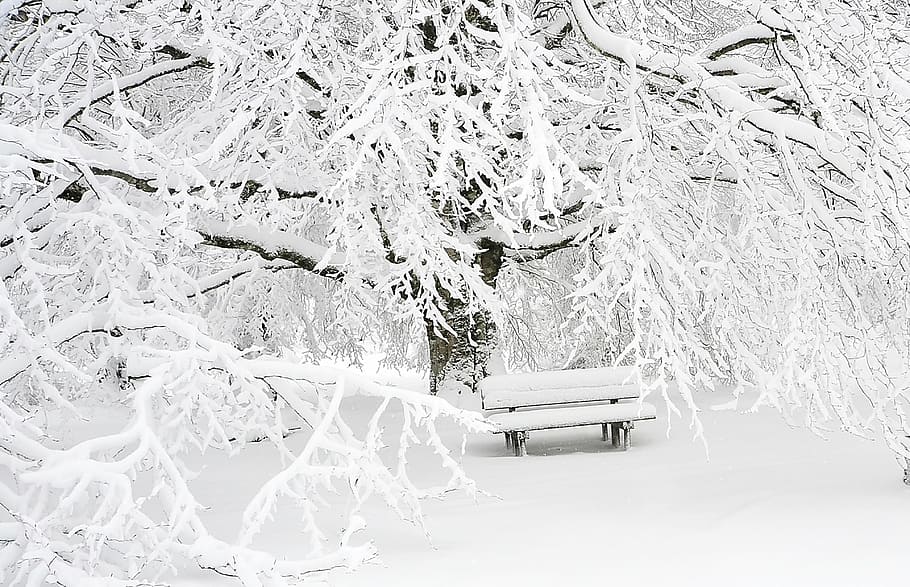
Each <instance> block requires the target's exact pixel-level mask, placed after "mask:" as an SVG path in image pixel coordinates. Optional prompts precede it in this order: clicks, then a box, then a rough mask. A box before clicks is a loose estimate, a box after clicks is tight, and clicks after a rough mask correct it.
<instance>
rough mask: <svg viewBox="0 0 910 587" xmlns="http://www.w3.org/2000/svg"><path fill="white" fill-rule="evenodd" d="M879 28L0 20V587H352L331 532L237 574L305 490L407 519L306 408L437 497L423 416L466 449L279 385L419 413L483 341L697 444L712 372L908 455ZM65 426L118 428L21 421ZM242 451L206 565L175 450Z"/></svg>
mask: <svg viewBox="0 0 910 587" xmlns="http://www.w3.org/2000/svg"><path fill="white" fill-rule="evenodd" d="M907 19H908V14H907V8H906V7H905V6H904V5H903V3H900V2H886V1H880V0H876V1H872V2H864V3H862V5H861V6H860V5H857V4H855V3H851V2H846V1H842V0H823V1H821V2H812V3H806V2H799V1H797V0H778V1H775V2H767V3H761V2H740V1H737V0H716V1H712V0H688V1H683V0H678V1H675V2H672V3H667V2H661V1H652V0H628V1H619V2H612V3H594V2H591V0H571V1H567V2H535V3H530V2H521V1H512V0H466V1H459V2H456V1H452V0H420V1H415V2H411V3H400V2H384V1H381V0H372V1H370V0H346V1H342V2H336V3H323V2H306V1H302V2H284V1H278V2H275V1H273V0H269V1H268V2H265V1H259V0H246V1H244V2H216V1H215V0H185V1H184V0H181V1H177V0H43V1H41V0H4V1H3V2H0V41H2V52H0V169H2V174H0V185H2V192H0V284H2V285H0V349H2V351H0V352H2V354H0V393H2V398H3V401H2V404H0V409H2V411H3V412H2V417H0V430H2V434H0V447H2V451H0V459H2V464H3V467H4V468H5V469H6V471H8V472H9V475H6V474H5V473H4V474H3V477H2V478H0V503H2V505H3V506H4V508H5V512H6V519H4V520H3V523H4V525H3V526H2V529H0V540H2V541H3V542H4V543H5V544H6V546H5V547H4V549H3V550H2V551H0V558H2V563H0V565H2V566H3V567H5V568H6V569H7V573H8V575H7V578H12V579H13V580H20V581H24V580H25V578H26V577H31V576H35V577H39V576H41V575H42V574H43V575H44V576H48V575H51V574H52V575H53V577H54V578H55V579H56V580H57V581H58V582H60V583H63V584H79V582H80V581H81V580H82V579H83V578H84V576H85V575H86V574H88V575H93V576H98V577H101V576H109V575H110V574H112V573H113V574H115V576H116V577H119V578H120V579H122V580H123V581H124V582H125V583H127V584H129V583H130V582H131V581H132V582H137V581H140V580H145V579H146V578H147V577H148V576H154V573H156V572H157V570H156V569H157V567H158V566H162V567H163V568H166V567H167V566H168V565H171V564H175V563H173V559H174V558H175V557H176V558H180V557H183V558H184V559H188V560H191V561H195V562H196V563H197V564H199V565H201V566H203V567H207V568H213V569H216V570H218V571H219V572H223V573H228V574H234V575H237V576H239V577H240V578H241V579H242V580H243V582H244V583H246V584H251V585H252V584H257V581H260V580H265V579H268V580H274V581H278V580H282V579H283V578H287V577H301V576H305V575H306V574H307V573H308V572H310V571H313V570H316V569H321V568H326V567H327V566H333V565H338V564H349V565H354V564H356V563H357V562H358V561H360V560H362V559H363V558H364V557H365V556H368V554H369V553H368V552H367V551H366V550H364V549H362V548H358V547H355V546H352V545H351V543H350V542H349V538H350V532H348V533H345V534H344V535H343V536H342V537H341V539H340V540H341V543H340V544H341V547H340V548H339V549H338V550H337V551H336V552H335V553H334V554H332V553H330V554H323V552H322V551H321V550H320V548H321V547H322V546H324V544H323V541H322V539H321V533H320V531H319V528H318V525H317V523H316V522H315V521H314V520H315V518H313V517H312V516H313V512H312V511H311V509H308V507H310V506H307V505H306V504H308V503H311V502H309V501H307V500H306V499H304V500H303V502H302V503H303V504H304V505H303V513H304V516H305V517H306V516H309V517H306V518H305V519H307V520H308V521H310V522H311V527H312V536H311V538H312V550H311V553H310V555H309V556H308V557H306V558H305V559H304V560H301V561H298V562H287V561H279V560H275V559H274V557H270V556H269V555H267V554H264V553H260V552H255V551H253V550H252V549H251V547H250V546H249V545H250V540H251V537H252V536H253V534H254V533H255V531H256V530H257V529H258V528H259V526H260V525H261V523H262V521H263V520H264V519H265V516H267V514H268V512H269V511H271V509H272V508H273V507H274V506H275V503H276V498H277V496H279V495H282V494H284V495H288V494H290V495H297V496H303V497H304V498H307V499H309V496H312V495H313V494H314V493H316V492H318V491H320V490H322V489H325V488H326V487H327V486H332V484H333V483H335V482H336V481H344V482H346V483H347V484H348V486H349V490H350V491H351V492H352V493H353V494H354V495H355V497H356V498H357V499H356V500H355V502H356V503H360V500H362V499H365V498H366V496H367V494H369V493H379V494H381V495H382V496H383V497H385V498H386V499H387V500H388V501H389V502H390V503H391V504H392V505H393V506H394V507H396V508H398V509H399V511H401V512H403V514H404V515H406V516H416V515H417V514H416V513H415V512H416V511H417V509H416V501H415V500H416V497H417V496H419V495H420V494H421V493H420V491H419V490H417V489H416V488H415V487H414V486H413V485H412V484H411V483H410V482H409V481H408V480H407V477H406V474H403V473H401V471H403V470H404V469H402V468H400V469H399V470H398V472H397V473H396V472H394V471H392V470H390V469H389V468H388V466H387V463H384V462H383V460H382V458H381V457H380V452H381V451H380V447H381V445H382V441H381V437H382V427H381V426H380V425H379V424H378V422H379V420H378V417H377V419H374V420H373V424H372V425H371V427H370V429H369V430H366V431H352V430H351V429H350V428H349V427H348V426H347V425H345V424H344V421H343V419H342V418H341V417H340V416H339V412H338V409H339V405H340V402H341V400H342V397H344V396H345V394H349V393H353V392H354V391H355V390H357V391H359V392H362V393H368V394H375V395H377V396H378V397H380V398H382V402H383V403H382V404H381V405H382V409H383V410H384V409H385V407H386V405H387V403H388V402H392V401H394V402H400V403H401V405H402V406H403V407H402V409H403V410H405V412H406V413H407V414H409V415H410V416H409V418H407V419H406V420H407V422H406V424H405V430H403V431H402V433H401V434H402V436H401V437H402V446H403V447H404V448H403V449H402V453H401V458H400V462H401V463H403V462H404V460H405V453H406V449H407V446H408V445H409V443H411V442H412V437H411V432H410V428H411V427H418V428H419V427H423V428H424V429H425V432H426V435H427V438H428V441H429V442H431V443H436V444H434V446H436V447H437V448H438V449H439V452H440V454H441V455H442V459H443V463H444V465H445V466H447V467H449V468H450V469H451V471H452V481H451V484H450V487H467V488H470V483H469V482H468V481H467V480H466V479H465V478H464V476H463V474H462V473H461V471H460V470H459V469H458V467H457V465H456V463H455V461H453V460H452V459H451V457H449V456H448V453H447V452H446V450H445V448H444V447H442V446H441V445H439V444H438V442H439V440H438V435H436V434H435V428H434V424H433V422H434V418H435V417H436V416H438V415H448V416H451V417H453V418H455V419H457V420H458V421H460V422H462V423H463V424H464V425H465V426H467V427H473V428H479V427H481V426H482V424H481V423H480V422H479V421H478V420H476V418H474V417H472V416H471V415H469V414H466V413H464V412H460V411H458V410H454V409H452V408H451V407H449V406H448V404H446V403H445V402H443V401H442V400H438V399H437V398H433V397H430V396H421V395H417V394H409V393H406V392H403V391H400V390H393V389H389V388H384V387H380V386H376V385H373V384H370V383H369V382H360V381H359V382H357V383H356V384H355V383H353V382H351V381H350V380H349V379H342V380H341V381H338V380H337V376H336V375H335V374H333V373H330V372H327V371H326V370H324V369H319V368H316V367H313V366H311V364H312V362H313V361H314V360H315V359H318V358H321V357H324V356H338V355H345V356H349V357H352V358H357V357H358V356H359V355H360V354H361V353H362V352H363V349H364V348H365V345H367V346H369V345H372V344H376V342H377V340H378V341H382V343H383V348H384V349H385V350H387V351H388V353H389V360H390V361H393V362H399V363H408V362H410V363H414V362H417V363H423V364H426V365H428V366H429V370H430V381H431V390H432V391H434V392H435V391H436V389H437V388H438V387H439V386H440V385H441V384H442V383H443V382H444V381H446V380H450V379H458V380H460V381H461V382H462V383H464V384H467V385H472V384H473V382H474V381H476V380H477V378H479V377H480V376H482V375H483V374H484V373H485V372H486V370H487V364H488V360H489V358H490V355H491V353H492V349H493V348H494V347H495V346H497V345H498V346H501V347H504V348H505V352H506V353H507V354H509V355H510V356H511V357H513V360H515V361H522V360H526V361H531V360H533V356H534V355H535V354H539V353H540V351H541V350H543V349H546V350H549V351H551V354H552V356H554V357H557V358H558V359H559V360H560V361H562V362H566V363H568V362H570V361H575V362H578V361H588V362H593V363H595V364H596V363H597V362H602V361H609V362H625V363H628V364H636V365H638V366H639V367H641V368H642V369H644V370H646V371H647V372H648V373H649V374H651V375H652V376H653V378H652V380H653V385H654V388H655V389H659V390H661V391H662V392H663V393H664V396H665V398H666V399H667V401H668V402H670V404H671V406H672V407H673V409H677V408H676V406H677V404H678V403H680V401H682V403H683V404H685V405H687V406H688V408H689V409H690V410H691V413H692V415H693V425H694V426H695V428H696V432H698V430H699V429H698V420H697V418H696V414H697V403H696V398H695V396H694V391H695V390H696V389H697V388H699V387H709V388H710V387H711V386H712V385H713V382H714V381H715V380H717V379H718V378H722V379H726V380H728V381H731V382H733V383H735V384H737V385H738V386H745V385H753V386H756V387H757V389H758V390H759V391H760V394H761V395H760V400H759V401H760V402H762V403H766V404H770V405H773V406H776V407H777V408H778V409H780V410H781V411H782V412H784V413H786V414H789V415H793V414H799V416H800V417H802V418H804V419H805V421H806V422H807V423H808V424H810V425H817V424H820V423H822V422H824V421H827V420H832V419H833V420H835V421H837V422H839V423H840V424H841V425H842V426H844V427H846V428H848V429H850V430H852V431H854V432H856V433H858V434H861V435H870V436H872V435H881V436H882V437H883V438H884V439H886V441H887V442H888V443H889V445H890V446H891V447H892V449H893V450H894V452H895V454H897V455H898V456H899V457H901V458H904V459H906V458H907V457H908V456H910V448H908V444H907V440H906V438H907V435H908V433H910V423H908V422H907V417H906V409H907V395H906V393H907V392H906V382H907V381H908V380H907V379H906V377H905V370H906V369H905V365H907V360H908V358H910V357H908V347H907V342H908V334H910V333H908V328H910V321H908V318H910V316H908V310H907V303H906V301H905V300H907V288H908V278H910V273H908V265H907V263H908V259H907V250H908V244H907V243H908V238H907V237H908V234H907V233H908V228H910V224H908V219H910V214H908V210H907V205H908V202H910V198H908V196H910V193H908V181H907V180H908V177H907V169H908V167H910V153H908V151H910V137H908V134H910V125H908V119H907V106H906V105H907V104H908V103H910V82H908V79H910V46H908V44H907V43H906V41H905V39H906V37H907V32H908V30H907V29H908V26H907ZM554 316H558V318H554ZM541 331H543V334H542V333H541ZM364 341H366V342H364ZM528 345H531V346H532V347H533V348H528ZM288 349H294V352H291V351H290V350H288ZM421 349H422V350H421ZM671 382H672V384H673V390H675V391H672V390H669V387H668V386H669V384H670V383H671ZM332 390H334V391H332ZM668 390H669V391H668ZM124 398H126V399H124ZM272 398H277V400H278V401H277V402H276V401H273V399H272ZM75 400H92V401H95V402H126V403H127V404H128V405H130V406H131V409H132V413H133V418H132V420H131V421H130V422H129V423H128V424H127V425H126V427H124V428H123V430H121V431H120V432H117V433H116V434H112V435H106V434H101V433H99V434H97V435H95V436H94V437H93V438H91V439H89V440H87V441H85V442H83V443H80V444H76V445H73V446H58V445H56V444H55V442H54V440H53V436H52V430H51V428H52V426H51V424H52V422H49V423H48V424H47V425H38V424H36V420H35V417H34V415H35V414H37V413H41V412H42V411H46V410H48V409H50V407H52V406H55V407H57V408H64V409H71V410H77V408H76V407H75V406H74V405H73V403H72V402H74V401H75ZM288 410H290V411H291V412H293V418H294V419H295V422H288V421H286V420H284V419H282V418H283V414H285V413H286V412H287V411H288ZM77 411H78V410H77ZM298 424H299V425H301V426H305V427H306V426H309V427H310V431H309V436H308V441H307V445H306V447H307V448H305V449H304V450H303V452H302V453H298V454H292V453H291V451H290V450H289V449H288V448H287V447H286V445H285V443H284V442H283V438H282V437H283V434H284V433H285V432H286V431H287V429H288V428H289V426H292V425H294V426H296V425H298ZM254 438H266V439H268V440H269V441H271V442H273V443H274V444H275V446H276V447H277V449H278V450H279V451H282V454H285V455H286V456H288V457H289V458H291V457H292V458H293V461H292V463H293V464H292V465H290V466H289V467H288V468H287V469H286V470H285V471H284V472H283V473H282V474H281V475H279V476H277V477H276V479H275V480H273V482H272V483H270V484H269V485H268V486H267V487H264V488H263V490H262V493H261V494H260V496H259V497H257V499H256V500H255V501H254V503H252V504H251V505H250V508H249V509H248V510H247V517H246V520H245V522H246V526H245V528H246V530H245V532H244V534H243V536H242V537H241V538H240V539H239V540H238V541H237V542H236V543H233V544H228V543H226V542H222V541H219V540H217V539H216V538H215V537H213V536H212V535H211V534H210V533H209V532H208V531H207V530H206V528H205V524H204V523H203V521H202V519H201V518H200V517H199V515H198V509H199V504H198V503H196V502H195V498H194V497H193V492H192V489H191V486H190V485H189V483H188V475H189V474H188V472H187V471H186V465H185V464H184V461H183V458H184V457H183V454H184V452H185V451H188V450H203V449H204V448H205V447H208V446H212V445H215V446H220V447H223V448H230V447H233V446H235V445H237V444H238V443H239V444H242V443H243V442H245V441H246V440H249V439H254ZM231 450H233V449H231ZM401 467H403V464H402V465H401ZM144 476H151V477H150V478H151V479H152V481H151V482H150V484H149V487H154V489H153V490H149V491H147V493H146V494H144V495H141V494H140V493H136V491H138V490H137V489H135V488H136V487H139V486H140V485H141V486H142V487H145V485H142V484H141V483H140V484H139V485H137V483H138V481H134V479H137V478H139V479H140V480H142V479H145V477H144ZM361 480H368V482H364V481H361ZM152 501H155V502H156V503H158V504H159V505H160V506H161V509H160V510H155V511H154V512H152V511H151V510H150V507H151V506H148V505H147V504H149V503H151V502H152ZM86 503H90V504H91V507H85V504H86ZM162 511H163V512H165V513H164V514H161V513H160V512H162ZM356 527H357V515H356V508H354V509H353V510H352V512H351V523H350V524H349V525H348V528H349V530H350V529H354V528H356ZM124 545H125V546H124Z"/></svg>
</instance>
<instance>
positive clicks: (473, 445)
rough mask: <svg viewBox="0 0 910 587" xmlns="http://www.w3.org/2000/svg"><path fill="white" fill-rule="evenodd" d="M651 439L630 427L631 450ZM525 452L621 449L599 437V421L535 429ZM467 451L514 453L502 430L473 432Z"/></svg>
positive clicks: (549, 453)
mask: <svg viewBox="0 0 910 587" xmlns="http://www.w3.org/2000/svg"><path fill="white" fill-rule="evenodd" d="M652 443H653V439H652V438H651V435H649V434H647V433H644V432H642V431H640V430H638V429H635V430H633V431H632V447H631V449H630V450H631V451H633V452H634V451H635V450H638V449H639V448H644V447H647V446H648V445H650V444H652ZM526 447H527V452H528V456H540V457H546V456H557V455H564V454H579V453H580V454H591V453H619V454H622V453H623V452H626V451H623V449H622V448H621V447H620V448H614V447H613V445H612V444H611V442H610V441H609V440H607V441H606V442H604V441H603V440H601V434H600V425H593V426H576V427H573V428H557V429H552V430H535V431H533V432H531V434H530V438H529V439H528V441H527V443H526ZM467 452H468V453H469V454H471V455H473V456H477V457H488V458H489V457H508V458H514V457H515V455H514V453H513V452H512V449H511V448H506V445H505V439H504V438H503V435H502V434H496V435H493V434H484V435H475V436H474V437H473V438H472V439H471V440H470V441H469V442H468V446H467Z"/></svg>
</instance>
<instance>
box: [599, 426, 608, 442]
mask: <svg viewBox="0 0 910 587" xmlns="http://www.w3.org/2000/svg"><path fill="white" fill-rule="evenodd" d="M600 439H601V440H603V441H604V442H606V441H608V440H610V428H609V424H601V425H600Z"/></svg>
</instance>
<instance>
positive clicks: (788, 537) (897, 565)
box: [183, 382, 910, 587]
mask: <svg viewBox="0 0 910 587" xmlns="http://www.w3.org/2000/svg"><path fill="white" fill-rule="evenodd" d="M412 383H413V382H412ZM462 399H463V401H466V402H468V403H470V402H471V401H472V399H471V398H462ZM723 401H724V398H717V401H713V398H712V401H711V402H710V403H718V404H719V403H722V402H723ZM370 409H371V405H369V404H367V403H365V402H364V401H361V400H357V401H354V402H352V403H347V404H346V406H345V411H347V412H348V416H349V417H353V418H354V419H355V420H356V419H357V417H358V415H360V416H362V417H363V418H364V419H365V418H367V417H368V415H369V413H370ZM702 421H703V422H704V425H705V431H706V434H707V436H708V440H709V446H710V460H708V459H707V457H706V454H705V450H704V448H703V446H702V445H701V444H700V443H695V442H692V440H691V435H690V433H689V432H688V430H687V429H686V426H685V423H684V422H682V421H679V420H678V419H674V420H672V423H673V426H674V428H673V430H672V432H671V434H670V436H669V437H668V436H667V427H666V425H667V417H666V412H665V410H661V409H659V416H658V421H657V422H644V423H640V424H639V425H638V427H637V429H636V430H635V433H634V435H633V442H634V446H633V448H632V450H630V451H629V452H620V451H617V450H614V449H612V448H611V447H610V446H608V443H603V442H601V441H600V434H599V428H598V427H585V428H576V429H565V430H557V431H541V432H537V433H534V434H532V436H531V439H530V441H529V443H528V452H529V456H528V457H526V458H515V457H513V456H511V455H510V453H508V452H507V451H506V449H505V447H504V444H503V440H502V436H492V435H477V436H472V437H470V438H469V439H468V442H467V452H466V455H465V456H464V459H463V462H464V467H465V468H466V470H467V471H468V473H469V474H470V475H471V476H473V478H474V479H476V480H477V482H478V484H479V486H480V487H481V488H482V489H484V490H486V491H488V492H490V493H492V494H495V495H496V496H498V497H480V498H479V499H478V501H477V502H476V503H475V502H474V501H473V500H471V499H470V498H467V497H464V496H460V495H457V496H449V497H447V498H445V499H443V500H440V501H432V502H429V503H427V504H426V513H427V516H428V519H427V527H428V529H429V531H430V533H431V539H430V540H428V539H427V538H426V537H425V536H424V535H423V533H422V532H421V531H420V530H418V529H416V528H415V527H413V526H410V525H407V524H405V523H403V522H401V521H399V520H398V519H397V518H396V517H395V516H394V514H392V513H390V512H388V511H387V510H385V509H384V507H383V506H382V505H381V504H378V503H377V504H373V505H371V506H370V507H368V509H367V511H366V512H365V514H366V517H367V519H368V522H369V524H370V527H371V535H372V536H373V537H374V538H375V540H376V544H377V546H378V548H379V550H380V553H381V556H382V561H381V562H379V563H376V564H371V565H369V566H367V567H366V568H363V569H361V570H360V571H358V572H356V573H353V574H349V573H343V572H337V573H334V574H332V575H331V576H330V577H328V580H329V582H330V583H331V584H333V585H339V586H347V587H355V586H370V587H373V586H377V585H390V586H392V585H394V586H408V585H415V586H416V585H420V586H427V585H434V586H435V585H504V584H509V583H516V584H520V585H523V586H528V585H566V584H580V583H582V582H585V583H589V582H593V581H608V582H610V583H614V584H615V583H616V582H618V581H623V580H626V579H629V580H632V581H634V582H635V584H636V585H670V584H673V585H675V586H677V585H698V586H700V587H704V586H706V585H717V586H730V585H736V586H746V585H762V586H767V585H799V586H808V585H823V586H826V587H828V586H835V585H845V586H846V585H850V586H856V585H901V584H906V579H907V572H908V567H907V544H908V538H910V488H907V487H906V486H904V485H903V484H902V483H901V481H900V475H899V472H900V471H899V469H898V467H897V466H896V463H895V461H894V459H893V458H892V457H891V456H890V455H889V453H888V451H887V450H886V449H885V448H884V447H883V446H881V445H877V444H874V443H871V442H866V441H862V440H859V439H857V438H855V437H850V436H847V435H846V434H842V433H832V434H829V435H828V438H827V439H823V438H820V437H818V436H816V435H814V434H812V433H810V432H808V431H806V430H804V429H800V428H791V427H789V426H787V425H786V424H785V423H783V422H782V421H781V420H780V418H779V417H778V416H777V415H776V414H774V413H772V412H771V411H762V412H759V413H758V414H740V413H737V412H736V411H729V410H728V411H706V412H705V413H703V414H702ZM441 431H442V433H443V434H444V435H447V436H448V437H449V438H450V439H451V444H452V446H455V447H457V446H458V445H459V444H460V433H458V431H456V430H454V429H452V428H450V427H446V426H443V427H442V430H441ZM257 451H258V449H253V450H252V451H250V452H248V453H247V454H244V455H241V456H240V457H239V458H236V459H233V460H232V461H230V462H229V463H222V464H221V465H219V464H214V465H212V466H210V467H209V469H208V470H207V471H206V472H205V474H203V475H202V477H201V478H200V479H199V480H198V482H197V483H198V484H199V485H197V487H198V488H199V489H200V490H202V492H203V494H205V495H206V496H207V501H208V502H209V504H210V505H211V506H213V510H212V516H213V518H212V520H213V524H214V528H217V527H218V520H219V519H221V518H224V520H225V522H224V526H223V530H224V531H225V533H226V536H225V537H228V536H230V534H231V532H232V531H233V530H234V524H235V522H234V521H228V520H229V519H231V520H235V519H236V517H237V514H239V512H240V511H241V508H242V507H243V505H244V503H245V501H244V497H245V496H248V495H249V494H250V493H251V492H252V491H253V488H254V487H255V484H256V477H257V471H260V470H262V469H263V467H264V466H265V465H264V464H267V462H268V459H263V454H264V453H263V454H258V453H257ZM426 459H427V460H426V461H425V463H426V465H427V472H426V475H427V477H430V476H431V473H430V470H431V469H433V467H434V465H432V464H431V463H433V461H432V459H431V455H426ZM423 462H424V461H418V462H415V463H414V470H415V471H419V470H420V469H421V467H422V466H423V464H422V463H423ZM417 476H420V473H417ZM216 512H217V514H216ZM295 538H296V531H295V529H294V524H293V522H292V521H290V520H287V519H279V520H278V521H276V522H275V523H273V524H272V525H271V526H270V527H269V528H268V529H267V532H266V534H265V535H264V536H263V538H262V541H261V542H260V544H261V545H262V546H265V547H267V548H270V549H274V550H275V551H278V552H286V553H288V554H292V553H293V551H294V550H295V548H296V547H297V546H298V544H299V541H295ZM183 579H184V584H186V585H198V584H206V585H212V584H220V583H218V581H219V579H218V578H213V577H211V576H207V575H202V576H196V575H195V573H194V574H192V575H187V576H185V577H183ZM224 581H225V583H227V580H224Z"/></svg>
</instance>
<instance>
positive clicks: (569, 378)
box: [479, 367, 640, 410]
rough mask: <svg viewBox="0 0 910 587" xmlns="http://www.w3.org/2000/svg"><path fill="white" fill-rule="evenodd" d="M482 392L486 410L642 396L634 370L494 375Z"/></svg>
mask: <svg viewBox="0 0 910 587" xmlns="http://www.w3.org/2000/svg"><path fill="white" fill-rule="evenodd" d="M479 389H480V393H481V397H482V401H483V409H484V410H498V409H503V408H518V407H523V408H526V407H532V406H545V405H549V404H568V403H582V402H602V401H606V400H620V399H635V398H637V397H638V396H639V395H640V392H639V387H638V374H637V371H635V369H633V368H631V367H602V368H600V369H567V370H565V371H539V372H537V373H516V374H514V375H491V376H489V377H486V378H484V379H483V380H481V381H480V383H479Z"/></svg>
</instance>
